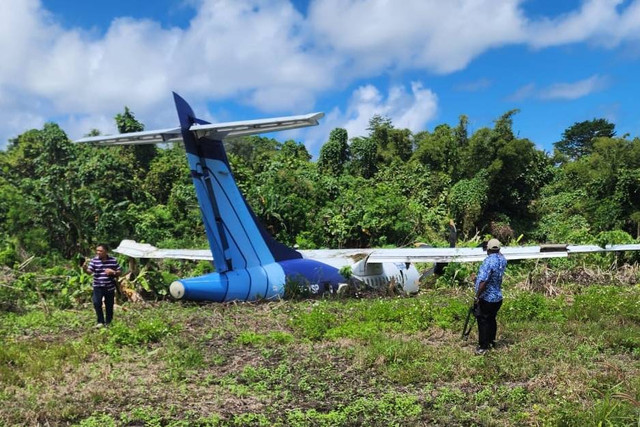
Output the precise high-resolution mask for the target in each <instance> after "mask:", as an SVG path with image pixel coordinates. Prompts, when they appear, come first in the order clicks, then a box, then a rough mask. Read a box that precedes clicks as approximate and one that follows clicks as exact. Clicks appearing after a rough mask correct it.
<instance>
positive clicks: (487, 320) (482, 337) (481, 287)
mask: <svg viewBox="0 0 640 427" xmlns="http://www.w3.org/2000/svg"><path fill="white" fill-rule="evenodd" d="M500 246H501V244H500V241H499V240H498V239H491V240H489V242H488V243H487V257H486V258H485V260H484V261H483V262H482V265H481V266H480V268H479V269H478V276H477V277H476V286H475V289H476V298H475V303H476V305H477V310H476V318H477V320H478V348H477V349H476V354H479V355H480V354H485V353H486V352H487V351H488V350H489V346H495V341H496V331H497V328H498V325H497V323H496V316H497V314H498V310H500V306H501V305H502V288H501V286H502V276H503V275H504V270H505V269H506V268H507V260H506V258H505V257H504V256H503V255H502V254H501V253H500Z"/></svg>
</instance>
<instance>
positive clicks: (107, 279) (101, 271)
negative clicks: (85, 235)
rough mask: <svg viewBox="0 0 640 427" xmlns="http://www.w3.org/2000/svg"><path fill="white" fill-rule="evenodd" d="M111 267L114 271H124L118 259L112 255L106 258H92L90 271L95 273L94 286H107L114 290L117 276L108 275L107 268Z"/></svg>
mask: <svg viewBox="0 0 640 427" xmlns="http://www.w3.org/2000/svg"><path fill="white" fill-rule="evenodd" d="M107 268H110V269H112V270H114V271H118V272H120V271H122V269H121V268H120V266H119V265H118V261H116V259H115V258H114V257H112V256H108V257H107V258H106V259H105V260H101V259H100V258H98V257H95V258H92V259H91V261H90V262H89V271H90V272H91V273H92V274H93V287H95V288H107V289H108V290H112V289H115V288H116V278H115V277H112V276H107V273H106V272H105V270H106V269H107Z"/></svg>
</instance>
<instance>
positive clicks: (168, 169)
mask: <svg viewBox="0 0 640 427" xmlns="http://www.w3.org/2000/svg"><path fill="white" fill-rule="evenodd" d="M517 112H518V111H517V110H512V111H508V112H506V113H505V114H504V115H502V116H501V117H499V118H498V119H497V120H496V121H495V124H494V126H493V128H481V129H478V130H476V131H475V132H473V134H471V135H469V133H468V130H467V121H468V120H467V118H466V117H465V116H461V117H460V121H459V123H458V124H457V125H456V126H455V127H452V126H449V125H447V124H442V125H439V126H436V127H435V129H434V130H433V131H432V132H430V131H422V132H418V133H415V134H414V133H412V132H410V131H409V130H407V129H397V128H395V127H394V126H393V123H392V122H391V120H390V119H388V118H386V117H381V116H374V117H372V118H371V120H370V123H369V134H368V135H367V136H365V137H357V138H353V139H352V140H351V141H349V139H348V135H347V132H346V130H344V129H334V130H333V131H332V132H331V134H330V135H329V137H328V140H327V142H326V144H324V146H323V147H322V148H321V150H320V153H319V158H318V161H317V162H314V161H313V160H312V159H311V156H310V155H309V153H308V152H307V150H306V148H305V147H304V145H301V144H299V143H296V142H294V141H286V142H284V143H282V142H279V141H276V140H274V139H271V138H265V137H256V136H254V137H247V138H238V139H233V140H229V141H227V143H226V144H227V148H228V152H229V158H230V161H231V163H232V167H233V170H234V174H235V177H236V180H237V182H238V185H239V187H240V188H241V190H242V191H243V192H244V194H245V196H246V198H247V201H248V202H249V204H250V205H251V206H252V207H253V209H254V211H255V212H256V214H257V215H258V217H259V218H260V220H261V221H262V222H263V224H264V225H265V226H266V227H267V229H268V230H269V231H270V232H271V233H273V234H274V235H275V237H276V238H278V239H280V240H281V241H283V242H284V243H287V244H290V245H293V244H298V245H299V246H300V247H301V248H319V247H336V248H339V247H359V246H360V247H361V246H371V245H374V246H377V245H397V246H402V245H408V244H411V243H413V242H415V241H427V242H429V243H434V244H439V243H440V242H442V240H443V237H444V235H443V231H444V229H445V224H446V223H447V222H448V219H449V218H453V219H454V220H455V221H456V223H457V224H458V226H459V229H460V231H461V233H462V237H463V238H464V237H466V238H470V237H473V236H474V235H476V234H478V235H480V236H484V235H487V234H492V235H495V236H498V237H499V238H501V239H504V240H510V239H515V238H518V237H519V236H522V241H527V240H529V241H553V242H570V243H584V242H590V241H592V242H594V241H596V240H597V239H598V235H599V234H600V233H602V232H609V231H612V230H619V231H622V232H625V233H626V234H625V233H623V234H622V235H621V234H619V233H618V234H615V236H618V237H619V238H620V239H621V240H623V241H628V240H630V239H631V238H632V237H631V236H633V237H637V233H638V231H639V230H638V229H639V228H640V139H639V138H637V137H636V138H633V139H629V138H628V137H627V136H626V135H625V137H622V138H616V137H614V136H615V130H614V125H613V124H612V123H609V122H607V121H606V120H604V119H597V120H596V119H594V120H591V121H586V122H582V123H576V124H574V125H572V126H571V127H569V128H568V129H567V130H566V131H565V132H564V133H563V135H562V140H561V141H559V142H558V143H556V144H555V147H556V151H555V153H554V155H553V156H551V155H550V154H549V153H546V152H544V151H541V150H539V149H538V148H537V147H536V145H535V143H534V142H532V141H530V140H528V139H526V138H520V137H519V136H516V135H515V134H514V132H513V130H512V123H513V117H514V115H515V114H516V113H517ZM115 119H116V124H117V125H118V128H119V129H120V130H121V131H139V130H143V129H144V126H143V125H142V124H141V123H139V122H138V121H137V120H136V119H135V117H134V115H133V113H132V112H131V111H130V110H129V109H128V108H126V107H125V111H124V113H122V114H118V115H117V116H116V117H115ZM95 133H96V132H92V134H95ZM123 238H132V239H136V240H138V241H142V242H149V243H152V244H154V245H160V246H192V247H194V246H206V243H205V239H204V232H203V226H202V224H201V221H200V214H199V211H198V206H197V202H196V199H195V195H194V192H193V189H192V187H191V182H190V177H189V170H188V165H187V162H186V159H185V155H184V150H183V148H182V147H181V146H179V145H172V146H168V147H163V148H160V149H157V148H156V147H155V146H135V147H110V148H101V147H93V146H90V145H80V144H73V143H72V142H71V141H69V139H68V138H67V136H66V134H65V133H64V131H63V130H62V129H60V127H59V126H58V125H56V124H54V123H47V124H45V126H44V127H43V128H42V129H33V130H29V131H27V132H25V133H23V134H22V135H20V136H18V137H17V138H15V139H14V140H12V141H10V143H9V146H8V148H7V150H6V151H4V152H0V263H2V264H5V265H8V266H14V265H15V264H16V263H20V262H22V261H24V260H25V259H26V258H27V257H28V256H30V255H36V256H38V257H40V258H41V259H42V258H45V259H54V258H55V257H56V256H59V257H62V258H66V259H69V258H71V257H72V256H74V254H77V253H87V252H88V251H90V248H91V247H92V246H93V245H95V244H96V243H97V242H106V243H110V244H117V243H118V242H119V241H120V240H121V239H123Z"/></svg>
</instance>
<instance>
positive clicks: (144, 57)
mask: <svg viewBox="0 0 640 427" xmlns="http://www.w3.org/2000/svg"><path fill="white" fill-rule="evenodd" d="M523 1H524V0H452V1H447V2H443V1H438V0H405V1H402V2H391V1H389V0H369V1H362V0H313V1H312V2H311V3H310V5H309V8H308V13H307V16H304V15H302V14H301V13H300V12H299V11H298V10H296V8H295V7H294V6H293V4H292V0H237V1H225V0H189V2H188V4H190V5H192V7H194V8H196V14H195V17H194V18H193V19H192V20H191V22H190V24H189V26H187V27H186V28H177V27H174V28H166V27H163V26H161V25H160V24H159V23H158V22H154V21H151V20H135V19H131V18H122V17H120V18H117V17H116V18H115V19H113V21H112V22H111V24H110V26H109V27H108V28H107V29H106V31H105V32H104V33H97V32H96V31H95V30H85V29H78V28H72V29H69V28H64V27H63V26H62V25H61V24H60V23H59V22H57V21H56V18H55V16H53V15H52V14H50V13H49V12H47V11H46V10H45V8H44V7H43V6H42V4H41V2H40V1H39V0H3V1H2V2H0V51H2V52H3V59H2V61H1V62H0V95H2V96H3V97H4V95H5V94H7V93H9V94H10V95H11V96H10V97H9V98H6V99H3V100H0V118H4V120H2V122H1V123H0V148H2V146H3V145H4V143H5V141H6V138H7V137H9V136H15V134H16V133H20V132H21V131H22V130H26V129H20V128H19V126H20V124H24V123H34V124H35V123H39V122H41V121H43V120H47V119H49V118H52V117H56V118H60V117H72V116H75V117H84V118H83V119H77V118H76V119H69V124H70V125H71V126H72V127H74V129H75V126H80V124H81V123H82V122H83V121H86V120H88V118H90V117H96V118H100V117H111V116H113V115H114V114H115V112H118V111H121V110H122V106H123V105H128V106H129V107H130V108H131V109H132V110H133V111H135V112H136V114H137V115H138V117H139V118H140V119H141V120H142V121H144V122H145V123H146V124H147V126H148V127H150V128H151V127H156V126H159V127H164V126H167V122H166V121H161V120H165V119H169V118H173V112H172V111H171V102H170V95H169V93H170V91H171V90H175V91H178V92H180V93H182V94H183V95H185V96H186V97H187V98H188V99H189V100H190V101H191V102H193V103H194V104H196V105H198V106H205V105H206V103H207V102H210V101H218V102H224V101H227V100H233V101H234V102H237V103H241V104H246V105H249V106H252V107H255V108H257V109H260V110H263V111H265V112H268V113H278V114H280V113H282V114H295V113H298V112H299V111H300V110H308V109H313V105H314V103H315V101H316V99H317V98H318V96H319V95H320V94H321V93H323V92H324V91H327V90H330V91H333V93H337V92H338V91H340V90H341V89H343V88H344V87H348V86H350V85H352V84H354V82H355V81H357V79H364V80H366V79H369V78H372V77H378V76H380V75H382V74H384V73H386V72H389V71H392V72H394V73H395V72H402V71H404V70H408V69H417V70H427V71H430V72H436V73H450V72H453V71H456V70H461V69H463V68H465V67H466V66H467V65H468V64H469V63H470V62H471V61H473V59H474V58H476V57H477V56H479V55H481V54H483V53H484V52H486V51H487V50H489V49H492V48H497V47H502V46H508V45H514V44H520V45H528V46H532V47H535V48H545V47H547V46H559V45H567V44H571V43H580V42H585V41H586V42H590V43H594V44H597V45H601V46H605V47H613V46H617V45H619V44H621V43H624V42H633V41H637V40H638V38H640V1H637V0H636V1H633V2H632V3H626V2H624V1H623V0H586V1H585V2H584V3H582V5H581V6H580V7H579V8H578V9H577V10H574V11H572V12H570V13H567V14H565V15H562V16H559V17H555V18H543V19H535V20H533V19H530V18H528V17H527V16H525V14H524V12H523V9H522V7H521V4H522V3H523ZM587 80H589V79H587ZM483 84H485V83H484V82H482V81H479V82H478V85H479V86H478V87H480V88H481V87H482V85H483ZM605 85H606V82H605V83H603V82H602V80H601V78H598V77H596V78H594V80H593V81H590V80H589V81H582V82H576V83H573V84H565V85H564V86H563V85H559V86H555V87H549V88H546V89H542V90H541V91H538V96H541V97H545V98H546V99H558V98H561V99H570V98H571V97H578V96H584V94H586V93H590V91H593V90H598V89H599V88H602V87H603V86H605ZM462 90H464V89H462ZM467 90H469V89H467ZM376 91H377V89H376V88H367V87H363V88H362V89H361V90H360V91H359V92H358V93H357V94H356V95H355V98H354V100H353V101H352V102H353V107H350V108H351V109H350V110H349V111H348V112H347V114H349V115H350V117H352V118H351V119H350V121H349V123H350V126H353V130H354V131H355V130H356V129H361V128H362V125H361V121H362V120H365V121H366V120H368V119H369V118H370V116H367V114H368V113H369V112H371V111H378V110H385V108H391V107H390V106H391V105H404V104H407V103H409V104H414V106H413V109H412V108H408V107H407V109H406V111H404V112H403V113H400V112H398V111H388V112H387V114H389V115H392V116H393V115H395V117H392V118H394V119H395V120H397V122H396V125H400V123H407V126H413V124H414V123H419V122H421V120H422V119H421V118H422V117H426V116H429V115H430V114H433V113H434V112H435V105H436V104H437V101H436V100H435V95H433V93H431V92H430V91H428V90H427V89H423V88H422V87H417V88H414V87H412V89H411V93H409V92H408V91H407V90H406V89H403V88H401V89H398V88H396V89H393V90H391V91H390V93H389V94H388V95H387V97H386V99H384V97H383V96H382V95H381V94H380V93H379V92H377V93H376ZM394 91H396V92H394ZM581 94H582V95H581ZM421 96H424V97H425V99H422V100H420V97H421ZM525 96H531V95H527V94H525ZM367 97H369V98H367ZM7 99H15V100H18V101H16V102H9V101H7ZM408 99H409V100H410V101H407V100H408ZM24 100H28V102H24ZM419 106H420V107H421V108H423V109H424V110H422V111H421V110H419V109H418V108H419ZM198 111H199V110H198ZM205 111H206V109H205ZM358 117H363V118H360V119H359V118H358ZM98 120H100V119H98ZM171 120H172V119H171ZM60 121H61V122H64V121H65V119H64V118H62V119H60ZM170 123H173V122H172V121H170ZM87 124H88V123H87ZM97 125H98V124H96V125H94V126H90V127H96V126H97ZM88 130H89V129H86V130H80V129H77V130H73V133H72V132H71V131H70V132H69V133H70V134H71V136H72V137H77V136H80V135H76V134H75V132H80V134H82V133H84V132H86V131H88Z"/></svg>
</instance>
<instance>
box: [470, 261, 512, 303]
mask: <svg viewBox="0 0 640 427" xmlns="http://www.w3.org/2000/svg"><path fill="white" fill-rule="evenodd" d="M506 268H507V259H506V258H505V257H504V256H503V255H502V254H501V253H497V254H491V255H489V256H487V257H486V258H485V259H484V261H483V262H482V265H481V266H480V268H479V269H478V277H476V292H478V287H479V285H480V282H486V284H485V288H484V292H482V294H480V295H479V297H480V298H481V299H483V300H485V301H487V302H498V301H502V289H501V285H502V276H503V275H504V270H505V269H506Z"/></svg>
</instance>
